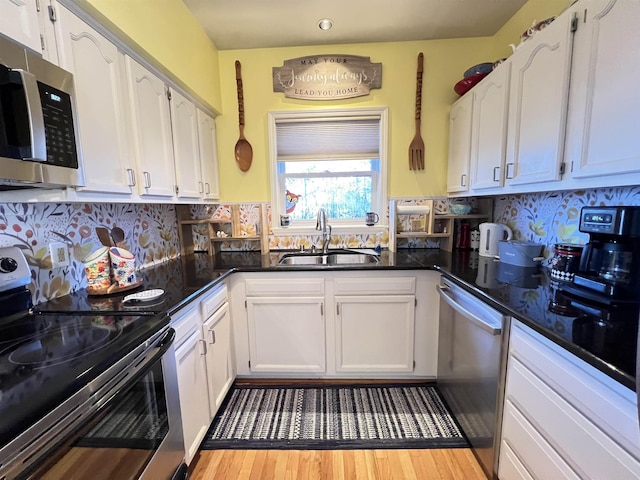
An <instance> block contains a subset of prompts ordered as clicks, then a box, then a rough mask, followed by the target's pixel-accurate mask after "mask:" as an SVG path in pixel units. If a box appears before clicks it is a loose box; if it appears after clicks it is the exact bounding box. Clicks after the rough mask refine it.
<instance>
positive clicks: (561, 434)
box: [503, 358, 640, 479]
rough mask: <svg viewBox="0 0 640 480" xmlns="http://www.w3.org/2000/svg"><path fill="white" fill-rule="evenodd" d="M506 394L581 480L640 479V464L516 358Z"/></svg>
mask: <svg viewBox="0 0 640 480" xmlns="http://www.w3.org/2000/svg"><path fill="white" fill-rule="evenodd" d="M507 392H508V393H507V398H506V400H507V402H511V403H513V405H514V406H515V407H516V408H517V409H518V410H519V411H520V412H521V413H522V416H523V417H524V418H526V419H527V421H528V422H529V423H530V424H531V425H532V426H533V427H534V428H535V429H536V430H537V431H538V432H540V434H541V435H542V436H543V437H545V439H546V440H547V441H548V442H549V443H550V444H551V446H552V447H553V450H555V451H556V452H558V454H559V455H561V456H562V457H563V458H564V460H565V461H566V462H567V463H568V464H569V465H570V466H571V467H572V469H573V470H574V471H575V472H576V473H577V475H578V476H579V477H580V478H620V479H623V478H629V479H631V478H640V462H638V461H637V460H636V459H635V458H633V457H632V456H631V455H630V454H629V453H628V452H627V451H626V450H624V449H623V448H622V447H621V446H620V445H619V444H617V443H616V442H615V441H614V440H612V439H611V437H609V436H608V435H606V434H605V433H604V432H603V431H602V430H600V429H599V428H598V427H597V426H596V425H594V424H593V423H592V422H591V421H590V420H589V418H587V417H585V416H584V415H582V414H581V413H580V412H578V411H577V410H576V409H575V408H573V406H572V405H571V404H570V403H568V402H567V401H566V400H565V399H564V398H562V397H561V396H560V395H559V394H558V393H556V392H555V391H554V390H553V389H551V388H550V386H549V385H547V384H546V383H545V382H544V381H542V380H541V379H540V378H539V377H538V376H536V375H535V374H534V373H533V372H531V371H530V370H528V369H527V367H525V366H524V365H523V364H522V363H520V362H519V361H518V360H517V359H514V358H511V359H510V364H509V372H508V374H507ZM507 405H508V403H507ZM507 427H508V423H507ZM636 428H637V424H636ZM529 430H532V429H529ZM503 435H505V436H506V435H507V433H504V432H503ZM525 449H526V447H525ZM518 450H520V449H518ZM541 478H558V477H554V476H551V477H545V476H544V475H543V476H542V477H541Z"/></svg>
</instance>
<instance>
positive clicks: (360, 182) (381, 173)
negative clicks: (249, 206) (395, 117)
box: [269, 108, 387, 233]
mask: <svg viewBox="0 0 640 480" xmlns="http://www.w3.org/2000/svg"><path fill="white" fill-rule="evenodd" d="M269 141H270V152H271V198H272V200H271V204H272V218H273V228H274V229H276V230H278V229H279V228H280V227H281V225H280V217H281V216H282V215H288V216H290V218H291V226H290V227H288V230H295V231H297V232H300V233H306V231H308V230H313V229H314V228H315V225H316V216H317V213H318V209H319V208H324V209H325V211H326V212H327V215H328V218H329V223H330V224H331V226H332V227H333V229H334V231H338V232H339V231H343V232H359V231H371V230H372V227H366V226H365V223H364V220H365V214H366V212H376V213H378V214H379V215H380V219H381V220H383V219H385V218H386V204H387V202H386V199H387V189H386V183H387V182H386V177H387V175H386V172H387V158H386V156H387V109H386V108H370V109H341V110H313V111H288V112H270V113H269ZM378 226H379V227H385V225H384V224H379V225H378ZM378 229H379V228H378Z"/></svg>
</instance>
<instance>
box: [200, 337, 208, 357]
mask: <svg viewBox="0 0 640 480" xmlns="http://www.w3.org/2000/svg"><path fill="white" fill-rule="evenodd" d="M198 343H199V344H200V355H206V354H207V342H205V341H204V340H203V339H202V338H201V339H200V340H198Z"/></svg>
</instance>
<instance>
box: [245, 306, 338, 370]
mask: <svg viewBox="0 0 640 480" xmlns="http://www.w3.org/2000/svg"><path fill="white" fill-rule="evenodd" d="M247 317H248V320H249V349H250V352H251V365H250V368H251V371H252V372H275V373H278V372H279V373H285V372H286V373H290V372H313V373H322V372H324V371H325V363H326V362H325V342H324V339H325V335H324V333H325V325H324V298H323V297H298V298H295V297H293V298H292V297H255V298H248V299H247Z"/></svg>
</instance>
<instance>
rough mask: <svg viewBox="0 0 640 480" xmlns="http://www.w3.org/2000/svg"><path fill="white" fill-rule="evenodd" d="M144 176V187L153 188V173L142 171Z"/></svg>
mask: <svg viewBox="0 0 640 480" xmlns="http://www.w3.org/2000/svg"><path fill="white" fill-rule="evenodd" d="M142 175H143V176H144V188H151V174H150V173H149V172H142Z"/></svg>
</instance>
